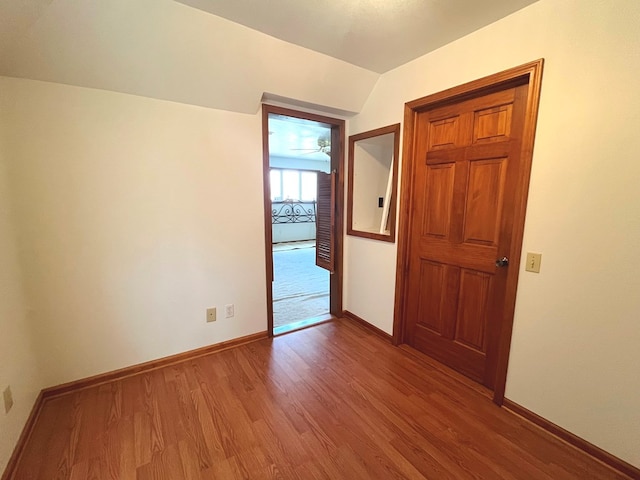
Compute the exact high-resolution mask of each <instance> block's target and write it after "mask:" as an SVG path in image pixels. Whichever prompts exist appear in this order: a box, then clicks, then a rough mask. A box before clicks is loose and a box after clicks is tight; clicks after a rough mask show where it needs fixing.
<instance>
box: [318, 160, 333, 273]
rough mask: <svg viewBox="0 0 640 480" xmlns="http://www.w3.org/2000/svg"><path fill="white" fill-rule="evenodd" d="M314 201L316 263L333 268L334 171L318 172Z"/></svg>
mask: <svg viewBox="0 0 640 480" xmlns="http://www.w3.org/2000/svg"><path fill="white" fill-rule="evenodd" d="M317 175H318V183H317V189H316V192H317V197H318V198H317V202H316V265H317V266H318V267H321V268H324V269H325V270H329V272H331V273H333V272H334V270H335V233H334V232H335V223H336V222H335V216H336V190H335V173H333V172H332V173H323V172H318V174H317Z"/></svg>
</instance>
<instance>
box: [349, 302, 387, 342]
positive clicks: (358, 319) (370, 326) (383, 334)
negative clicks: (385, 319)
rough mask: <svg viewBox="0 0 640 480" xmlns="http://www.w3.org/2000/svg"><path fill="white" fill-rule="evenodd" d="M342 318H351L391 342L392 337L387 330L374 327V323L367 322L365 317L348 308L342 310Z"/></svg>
mask: <svg viewBox="0 0 640 480" xmlns="http://www.w3.org/2000/svg"><path fill="white" fill-rule="evenodd" d="M342 318H346V319H347V320H351V321H352V322H354V323H356V324H358V325H360V326H361V327H364V328H366V329H367V330H369V331H370V332H373V333H375V334H376V335H378V336H379V337H381V338H382V339H384V340H386V341H387V342H389V343H393V338H392V336H391V335H389V334H388V333H387V332H385V331H384V330H381V329H379V328H378V327H376V326H375V325H372V324H371V323H369V322H367V321H366V320H365V319H363V318H361V317H359V316H358V315H356V314H355V313H351V312H350V311H348V310H344V311H343V312H342Z"/></svg>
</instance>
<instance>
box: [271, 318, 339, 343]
mask: <svg viewBox="0 0 640 480" xmlns="http://www.w3.org/2000/svg"><path fill="white" fill-rule="evenodd" d="M336 318H338V317H336V316H335V315H332V314H331V313H324V314H322V315H318V316H317V317H311V318H307V319H305V320H300V321H299V322H293V323H289V324H287V325H282V326H280V327H274V329H273V336H274V337H277V336H278V335H285V334H287V333H291V332H297V331H298V330H303V329H305V328H309V327H313V326H315V325H319V324H321V323H327V322H330V321H332V320H335V319H336Z"/></svg>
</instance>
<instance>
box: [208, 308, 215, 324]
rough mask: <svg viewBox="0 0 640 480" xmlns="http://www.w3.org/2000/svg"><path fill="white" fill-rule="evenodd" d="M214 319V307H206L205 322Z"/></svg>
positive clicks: (213, 320)
mask: <svg viewBox="0 0 640 480" xmlns="http://www.w3.org/2000/svg"><path fill="white" fill-rule="evenodd" d="M215 321H216V307H211V308H207V323H210V322H215Z"/></svg>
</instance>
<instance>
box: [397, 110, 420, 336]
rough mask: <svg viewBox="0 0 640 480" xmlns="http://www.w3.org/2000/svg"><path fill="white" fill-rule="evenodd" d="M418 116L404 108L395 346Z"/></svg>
mask: <svg viewBox="0 0 640 480" xmlns="http://www.w3.org/2000/svg"><path fill="white" fill-rule="evenodd" d="M416 116H417V113H416V112H415V111H414V110H412V109H411V108H409V107H408V106H407V105H405V107H404V137H403V143H402V145H403V148H402V173H401V174H400V208H399V215H400V221H399V227H398V254H397V257H396V262H397V265H396V292H395V302H394V306H393V344H394V345H400V344H401V343H404V329H405V322H404V306H405V304H406V290H407V287H406V279H407V273H408V272H409V241H408V239H409V231H410V230H409V229H410V228H411V225H410V219H411V202H409V201H407V200H406V199H410V198H413V182H412V181H411V180H413V177H414V175H413V170H414V162H413V160H412V159H413V158H415V151H414V150H415V142H414V141H413V136H414V131H415V123H416Z"/></svg>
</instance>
